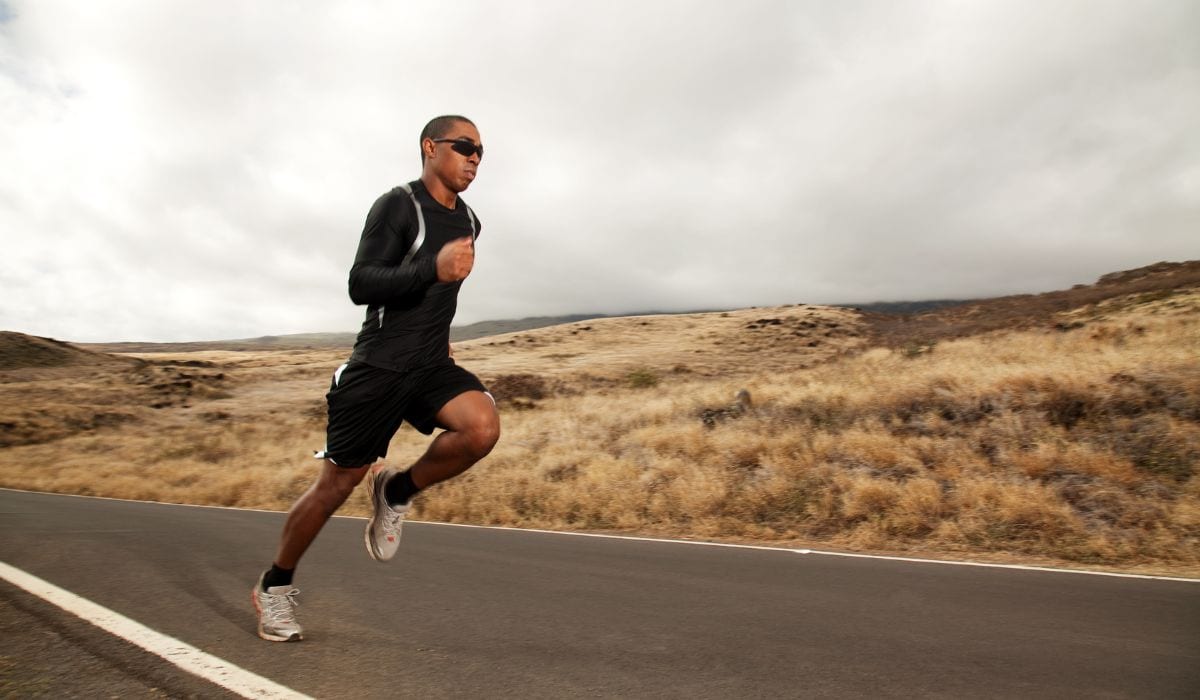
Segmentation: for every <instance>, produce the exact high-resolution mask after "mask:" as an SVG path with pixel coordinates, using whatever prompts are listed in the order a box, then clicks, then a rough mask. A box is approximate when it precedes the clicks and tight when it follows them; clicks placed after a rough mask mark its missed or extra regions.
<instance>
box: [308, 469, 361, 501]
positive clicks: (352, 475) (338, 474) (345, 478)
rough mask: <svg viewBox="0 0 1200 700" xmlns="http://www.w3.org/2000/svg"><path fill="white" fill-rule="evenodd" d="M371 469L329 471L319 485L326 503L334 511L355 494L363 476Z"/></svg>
mask: <svg viewBox="0 0 1200 700" xmlns="http://www.w3.org/2000/svg"><path fill="white" fill-rule="evenodd" d="M368 469H369V467H358V468H346V467H337V466H334V467H332V468H331V469H327V470H326V472H325V473H324V474H323V475H322V476H323V477H324V478H322V479H321V482H320V485H319V489H318V490H319V491H320V493H321V495H322V496H323V497H324V498H323V499H322V500H324V501H326V502H327V503H328V505H329V506H332V507H333V509H334V510H337V508H338V507H340V506H341V505H342V503H344V502H345V501H346V499H347V498H349V497H350V494H351V493H354V487H355V486H358V482H360V481H362V478H363V475H364V474H366V473H367V470H368Z"/></svg>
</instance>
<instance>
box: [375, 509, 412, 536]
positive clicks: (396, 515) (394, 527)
mask: <svg viewBox="0 0 1200 700" xmlns="http://www.w3.org/2000/svg"><path fill="white" fill-rule="evenodd" d="M407 512H408V506H407V505H403V506H387V507H385V508H384V509H383V517H382V518H381V522H380V523H379V524H380V526H381V527H382V528H383V532H384V534H386V535H394V534H396V533H397V532H399V531H400V522H401V521H402V520H404V514H405V513H407Z"/></svg>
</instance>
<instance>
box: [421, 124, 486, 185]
mask: <svg viewBox="0 0 1200 700" xmlns="http://www.w3.org/2000/svg"><path fill="white" fill-rule="evenodd" d="M454 141H458V142H462V143H468V144H471V145H475V146H482V142H481V141H480V140H479V130H478V129H476V128H475V127H474V125H472V124H468V123H467V122H455V123H454V126H453V127H452V128H451V129H450V131H449V132H447V133H446V134H445V135H444V136H442V137H441V138H438V139H425V141H423V142H422V143H421V148H422V149H424V151H425V168H426V169H430V170H432V173H433V175H434V176H435V177H437V178H438V179H439V180H441V181H442V183H444V184H445V185H446V187H447V188H448V189H449V190H450V191H452V192H462V191H464V190H466V189H467V188H468V187H470V186H471V181H473V180H474V179H475V173H476V172H477V171H478V170H479V160H480V158H481V157H482V156H481V155H480V154H479V153H478V152H476V153H472V154H471V155H469V156H466V155H463V154H461V153H459V152H458V151H456V150H454V149H455V148H456V147H458V148H461V146H456V144H455V143H453V142H454Z"/></svg>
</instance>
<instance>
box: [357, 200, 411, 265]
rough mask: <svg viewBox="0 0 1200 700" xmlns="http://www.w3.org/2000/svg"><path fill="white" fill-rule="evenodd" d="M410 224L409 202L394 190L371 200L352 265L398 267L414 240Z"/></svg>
mask: <svg viewBox="0 0 1200 700" xmlns="http://www.w3.org/2000/svg"><path fill="white" fill-rule="evenodd" d="M412 222H413V216H412V202H411V201H410V200H409V197H408V195H407V194H406V193H405V192H404V191H403V190H400V189H398V188H397V189H395V190H392V191H391V192H388V193H387V194H384V195H383V196H382V197H380V198H379V199H377V200H375V204H373V205H372V206H371V210H370V211H369V212H368V213H367V221H366V223H365V224H363V232H362V238H361V239H360V240H359V242H358V253H357V254H356V255H355V256H354V262H355V264H359V263H377V264H384V265H398V264H400V262H401V261H402V260H403V259H404V256H405V255H406V254H407V253H408V249H409V247H410V246H412V243H413V240H414V239H415V233H413V232H412V228H413V226H412Z"/></svg>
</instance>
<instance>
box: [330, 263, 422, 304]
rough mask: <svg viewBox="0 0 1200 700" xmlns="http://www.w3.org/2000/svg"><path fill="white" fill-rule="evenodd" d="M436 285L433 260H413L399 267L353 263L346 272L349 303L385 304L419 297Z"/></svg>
mask: <svg viewBox="0 0 1200 700" xmlns="http://www.w3.org/2000/svg"><path fill="white" fill-rule="evenodd" d="M436 281H437V259H436V258H435V257H433V256H417V257H416V258H413V259H412V260H410V261H408V262H405V263H401V264H399V265H385V264H382V263H378V262H356V263H354V266H353V267H352V268H350V300H351V301H353V302H354V303H355V304H368V305H375V304H387V303H394V302H399V301H403V300H405V299H406V298H408V297H412V296H414V295H417V294H420V293H422V292H424V291H425V290H426V289H428V288H429V287H430V286H431V285H433V283H434V282H436Z"/></svg>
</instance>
